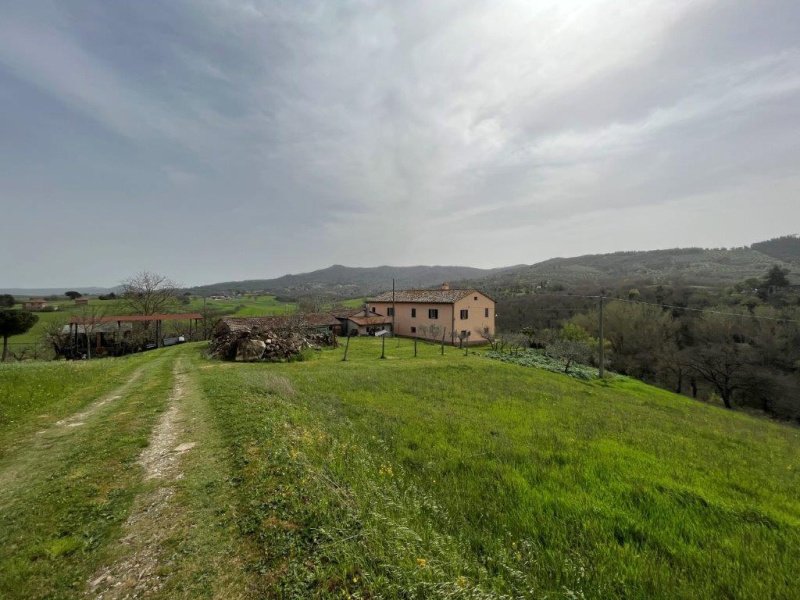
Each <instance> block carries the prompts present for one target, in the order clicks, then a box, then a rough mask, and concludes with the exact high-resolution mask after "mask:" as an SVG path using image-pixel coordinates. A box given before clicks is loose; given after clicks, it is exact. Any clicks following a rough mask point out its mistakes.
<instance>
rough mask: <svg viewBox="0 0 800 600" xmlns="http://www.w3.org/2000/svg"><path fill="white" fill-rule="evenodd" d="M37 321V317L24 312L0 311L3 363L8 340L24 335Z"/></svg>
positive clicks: (6, 353) (6, 354)
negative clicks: (14, 336) (13, 336)
mask: <svg viewBox="0 0 800 600" xmlns="http://www.w3.org/2000/svg"><path fill="white" fill-rule="evenodd" d="M38 320H39V317H38V315H35V314H33V313H31V312H28V311H26V310H0V335H2V336H3V360H4V361H5V360H6V357H7V356H8V338H9V337H11V336H12V335H20V334H23V333H25V332H26V331H28V330H29V329H30V328H31V327H33V326H34V325H36V322H37V321H38Z"/></svg>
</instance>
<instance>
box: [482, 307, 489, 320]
mask: <svg viewBox="0 0 800 600" xmlns="http://www.w3.org/2000/svg"><path fill="white" fill-rule="evenodd" d="M483 316H484V317H486V318H487V319H488V318H489V309H488V308H484V309H483Z"/></svg>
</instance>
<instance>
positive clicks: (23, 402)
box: [0, 338, 800, 599]
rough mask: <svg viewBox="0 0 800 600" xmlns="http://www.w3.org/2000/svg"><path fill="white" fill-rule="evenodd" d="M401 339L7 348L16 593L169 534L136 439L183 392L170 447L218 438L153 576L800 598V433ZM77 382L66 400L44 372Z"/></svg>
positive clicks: (182, 487) (9, 585) (65, 588)
mask: <svg viewBox="0 0 800 600" xmlns="http://www.w3.org/2000/svg"><path fill="white" fill-rule="evenodd" d="M386 348H387V354H388V360H380V359H379V358H378V357H379V356H380V342H379V341H378V340H375V339H363V338H361V339H358V338H357V339H354V340H352V342H351V347H350V360H348V362H341V357H342V352H343V350H342V348H339V349H336V350H328V351H323V352H320V353H316V354H315V355H313V356H312V357H310V360H308V361H305V362H296V363H291V364H233V363H220V362H214V361H209V360H207V359H205V358H204V357H203V356H202V347H201V346H200V345H197V344H192V345H187V346H182V347H177V348H171V349H165V350H159V351H154V352H151V353H147V354H144V355H139V356H135V357H132V358H127V359H114V360H106V361H97V362H93V363H88V364H86V365H85V366H84V365H81V367H80V369H79V370H78V371H75V372H64V373H61V372H59V371H58V369H59V368H61V369H63V368H66V367H65V366H64V365H7V366H0V391H2V392H3V393H4V394H11V395H12V397H13V398H15V399H16V400H15V403H14V406H16V408H13V409H12V410H10V411H8V412H7V413H4V414H7V415H11V416H7V417H6V419H5V421H4V422H2V423H0V444H1V445H2V448H0V481H1V482H2V483H3V484H4V486H3V490H4V491H3V492H2V493H0V515H1V516H0V525H1V526H0V596H2V597H9V598H31V597H73V596H75V595H78V594H80V593H83V592H84V591H86V590H87V589H90V588H89V587H88V586H90V583H89V582H91V580H92V579H93V578H94V576H95V575H96V573H97V572H98V569H99V570H100V571H99V572H103V571H102V569H103V565H107V564H109V563H111V564H118V562H119V561H120V560H121V558H124V554H125V553H126V552H128V553H130V552H134V550H133V549H135V548H137V547H139V546H141V545H142V544H144V543H145V542H146V540H148V539H150V538H147V537H146V536H145V535H144V534H142V533H141V532H139V533H137V529H136V525H135V524H136V523H140V522H141V519H143V517H141V516H137V515H138V511H139V508H137V507H141V505H142V504H143V501H142V498H150V497H151V495H152V494H153V493H155V491H157V489H158V485H162V484H157V483H154V482H153V481H151V480H147V479H146V478H145V477H144V472H145V471H144V470H143V467H138V466H137V463H136V456H137V454H138V453H140V452H142V449H143V447H144V446H146V445H147V444H148V434H149V439H150V442H149V443H150V445H151V446H152V445H153V444H155V443H157V440H156V441H154V433H153V432H154V431H157V430H158V428H159V426H158V425H156V423H157V422H161V420H162V419H163V417H164V416H165V415H169V414H171V413H170V411H171V410H173V409H172V408H169V407H173V405H174V400H171V399H170V398H171V397H172V396H174V395H175V394H176V391H175V390H176V389H178V390H180V394H179V397H180V398H182V400H180V402H179V404H178V408H179V409H180V411H182V412H179V415H180V419H179V420H178V421H176V422H177V423H180V429H179V430H178V433H177V434H176V438H175V441H174V442H173V443H175V444H177V443H178V442H180V441H185V440H192V441H195V442H200V443H199V445H198V447H197V448H194V449H193V450H191V451H190V452H188V453H187V454H186V455H185V457H183V458H181V459H180V460H181V461H182V463H181V464H182V465H183V467H182V468H183V473H184V476H182V477H181V478H180V479H176V480H175V481H174V482H171V483H169V489H172V490H174V493H173V494H171V495H170V496H169V499H168V501H167V505H166V508H164V509H163V510H164V512H163V514H164V515H165V517H164V518H165V519H166V521H165V529H166V531H167V533H166V534H164V536H162V537H161V538H159V540H160V541H159V544H157V547H156V548H154V549H151V551H152V552H154V553H155V554H156V555H158V556H159V557H160V559H162V563H160V564H163V565H165V566H164V567H163V569H162V570H161V571H159V572H158V573H159V577H160V579H159V585H158V587H157V588H153V589H151V590H150V592H151V594H152V595H153V596H154V597H164V598H171V597H252V598H258V597H273V598H309V597H324V598H328V597H330V598H341V597H353V598H382V597H385V598H431V597H435V598H519V597H547V598H720V597H722V598H759V599H760V598H797V597H798V591H797V590H798V587H797V585H796V582H795V576H796V566H797V564H798V562H800V499H799V498H798V490H800V430H798V429H797V428H794V427H790V426H784V425H780V424H776V423H772V422H769V421H766V420H762V419H758V418H754V417H751V416H748V415H744V414H741V413H732V412H729V411H725V410H723V409H720V408H717V407H713V406H709V405H705V404H702V403H698V402H694V401H691V400H689V399H686V398H683V397H680V396H675V395H673V394H670V393H668V392H665V391H662V390H658V389H655V388H652V387H649V386H646V385H644V384H641V383H638V382H636V381H633V380H629V379H626V378H615V379H614V380H612V381H605V382H601V381H589V382H584V381H578V380H576V379H573V378H569V377H566V376H563V375H559V374H554V373H549V372H545V371H542V370H539V369H537V368H533V367H525V366H519V365H515V364H506V363H503V362H500V361H496V360H490V359H487V358H484V357H482V356H480V355H479V354H476V353H471V354H470V355H468V356H464V355H463V352H461V351H459V350H457V349H453V348H447V350H446V353H445V356H440V355H439V348H438V347H437V346H432V345H427V344H420V347H419V349H420V356H419V357H418V358H414V357H413V350H412V345H411V343H410V342H408V341H405V340H400V341H399V342H398V341H397V340H389V341H387V344H386ZM96 365H108V366H107V367H102V366H96ZM21 367H29V370H28V371H25V370H24V369H21ZM14 369H16V370H14ZM42 369H44V371H43V370H42ZM47 369H53V371H52V373H47V372H46V370H47ZM136 373H139V379H138V380H136V381H138V383H135V384H131V385H129V386H128V388H126V389H124V390H122V391H117V392H116V393H117V394H118V395H119V399H117V400H115V401H114V402H112V403H109V404H107V405H102V406H101V407H100V408H99V409H97V411H96V412H94V413H92V415H91V416H89V417H85V418H84V417H81V418H82V419H83V421H82V423H83V424H82V425H81V426H79V427H74V428H69V427H62V428H58V427H57V421H59V419H61V420H62V421H63V419H64V415H65V414H66V413H67V412H69V411H70V410H77V411H81V410H83V411H86V410H87V409H86V406H92V404H91V400H90V398H91V397H92V396H95V397H99V396H102V395H103V394H106V393H109V390H110V389H111V388H113V387H115V386H116V385H121V384H122V382H124V381H126V380H127V378H129V377H130V376H132V375H131V374H133V375H135V374H136ZM175 373H178V374H177V375H176V374H175ZM63 378H65V381H67V382H68V385H65V386H64V387H63V390H64V395H65V396H66V398H64V397H59V395H58V394H57V393H55V387H54V384H51V383H47V382H50V381H58V380H60V379H63ZM37 382H43V391H36V385H37ZM112 382H113V383H112ZM3 385H4V386H5V387H2V386H3ZM171 395H172V396H171ZM4 431H6V432H12V431H13V432H14V435H11V434H10V433H9V434H8V435H3V432H4ZM40 431H44V432H45V433H41V434H40V433H39V432H40ZM20 465H23V466H24V469H21V467H20ZM21 472H24V474H25V476H24V477H22V476H19V473H21ZM14 473H16V474H17V476H15V477H11V476H10V475H9V474H14ZM163 485H166V484H163ZM150 512H151V513H152V512H153V511H150ZM155 514H162V513H160V512H158V511H155ZM145 520H146V519H145ZM131 522H133V523H134V525H131V524H130V523H131ZM166 523H168V525H166ZM131 527H133V533H132V532H131ZM151 527H152V524H151ZM140 529H141V527H140ZM137 535H139V536H140V537H141V538H142V539H140V540H139V541H138V542H137ZM121 537H125V539H126V540H129V541H128V542H126V544H122V545H120V544H119V543H117V541H118V540H119V539H120V538H121ZM131 539H133V541H130V540H131ZM142 540H144V541H145V542H143V541H142ZM137 544H138V546H137ZM115 561H116V562H115ZM112 571H113V569H112ZM130 585H134V584H133V583H131V584H130ZM122 589H127V588H125V587H124V586H123V588H122Z"/></svg>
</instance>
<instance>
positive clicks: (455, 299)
mask: <svg viewBox="0 0 800 600" xmlns="http://www.w3.org/2000/svg"><path fill="white" fill-rule="evenodd" d="M393 294H394V296H393ZM368 307H369V309H370V310H371V311H374V312H375V313H377V314H380V315H385V316H386V317H388V318H389V319H390V320H391V323H392V325H393V328H394V333H395V334H396V335H401V336H407V337H419V338H425V339H430V340H434V339H435V340H441V339H442V337H444V340H445V341H446V342H448V343H451V344H457V343H461V342H462V341H464V343H468V344H479V343H482V342H484V341H485V338H484V337H483V336H482V335H481V334H482V333H483V332H486V333H487V335H490V336H493V335H494V332H495V301H494V300H493V299H492V298H490V297H489V296H487V295H486V294H484V293H483V292H481V291H479V290H476V289H462V290H455V289H450V286H449V285H448V284H446V283H444V284H442V286H441V288H440V289H438V290H399V291H395V292H394V293H393V292H385V293H383V294H380V295H378V296H376V297H375V298H372V299H371V300H370V301H369V302H368Z"/></svg>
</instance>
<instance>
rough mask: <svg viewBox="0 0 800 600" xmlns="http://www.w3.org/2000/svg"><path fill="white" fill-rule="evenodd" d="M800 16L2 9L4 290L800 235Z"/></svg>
mask: <svg viewBox="0 0 800 600" xmlns="http://www.w3.org/2000/svg"><path fill="white" fill-rule="evenodd" d="M799 165H800V3H798V2H797V0H783V1H782V0H750V1H739V0H674V1H673V0H637V1H636V2H627V1H622V0H613V1H601V0H597V1H588V0H587V1H577V0H552V1H551V0H538V1H537V0H526V1H519V2H514V1H503V2H498V1H496V0H486V1H466V0H458V1H452V2H450V1H439V0H436V1H434V0H419V1H417V2H414V1H409V0H397V1H396V2H391V1H385V2H378V1H374V2H371V1H366V0H361V1H353V2H349V1H343V0H330V1H328V2H300V1H297V2H295V1H292V2H267V1H263V2H262V1H259V0H249V1H246V0H186V1H180V0H172V1H170V2H155V1H153V2H149V1H142V0H137V1H136V2H108V1H107V0H96V1H94V2H92V1H81V0H70V1H69V2H66V1H63V0H52V1H51V2H45V1H40V0H28V1H26V2H3V3H2V4H0V203H1V204H0V208H2V213H1V214H0V287H22V286H69V285H114V284H116V283H118V282H119V280H121V279H122V278H124V277H126V276H127V275H130V274H131V273H133V272H135V271H138V270H141V269H150V270H156V271H159V272H163V273H166V274H168V275H170V276H172V277H173V278H174V279H176V280H178V281H180V282H182V283H185V284H198V283H204V282H213V281H220V280H231V279H244V278H255V277H268V276H275V275H280V274H283V273H286V272H300V271H307V270H312V269H316V268H320V267H324V266H327V265H330V264H332V263H341V264H347V265H352V266H373V265H379V264H394V265H411V264H464V265H471V266H481V267H489V266H500V265H507V264H516V263H522V262H525V263H531V262H536V261H538V260H543V259H546V258H550V257H552V256H569V255H576V254H584V253H595V252H606V251H614V250H623V249H649V248H665V247H675V246H685V245H700V246H732V245H742V244H747V243H750V242H754V241H758V240H760V239H765V238H768V237H772V236H775V235H780V234H786V233H795V232H797V231H798V230H800V194H798V192H799V191H800V169H798V166H799Z"/></svg>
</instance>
